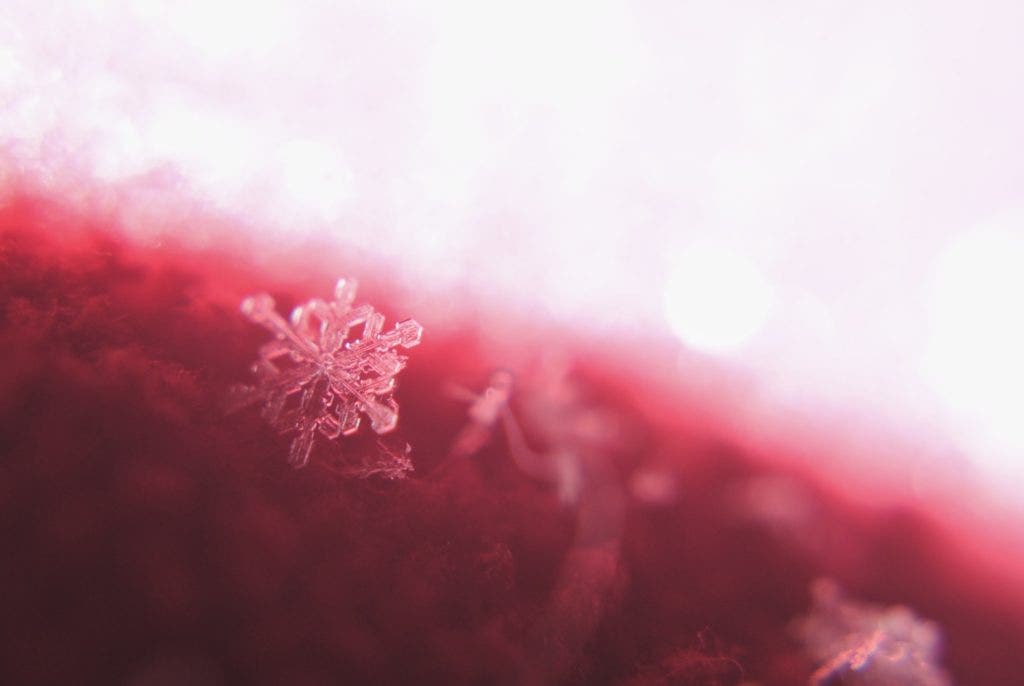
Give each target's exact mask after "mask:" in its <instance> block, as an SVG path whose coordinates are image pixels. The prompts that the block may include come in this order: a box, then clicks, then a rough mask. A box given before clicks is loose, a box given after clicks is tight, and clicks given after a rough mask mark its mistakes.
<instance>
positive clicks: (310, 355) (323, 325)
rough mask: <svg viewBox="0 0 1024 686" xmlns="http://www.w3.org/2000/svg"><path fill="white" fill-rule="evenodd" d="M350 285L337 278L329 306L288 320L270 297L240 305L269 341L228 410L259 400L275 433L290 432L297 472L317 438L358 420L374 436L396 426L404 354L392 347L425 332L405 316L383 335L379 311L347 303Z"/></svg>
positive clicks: (343, 431) (310, 306) (314, 305)
mask: <svg viewBox="0 0 1024 686" xmlns="http://www.w3.org/2000/svg"><path fill="white" fill-rule="evenodd" d="M356 285H357V284H356V281H355V280H353V279H339V280H338V284H337V286H336V287H335V289H334V299H333V300H332V301H330V302H327V301H325V300H321V299H319V298H314V299H312V300H310V301H309V302H306V303H305V304H302V305H299V306H298V307H296V308H295V309H294V310H292V313H291V318H290V320H287V319H285V318H284V317H282V316H281V315H279V314H278V313H277V311H276V310H275V307H274V299H273V298H271V297H270V296H269V295H266V294H261V295H255V296H251V297H248V298H246V299H245V300H243V301H242V307H241V309H242V314H244V315H245V316H246V317H247V318H248V319H250V320H251V321H253V322H255V323H256V324H260V325H261V326H263V327H265V328H267V329H268V330H269V331H270V332H271V333H272V334H273V336H274V338H273V340H271V341H270V342H269V343H266V344H264V345H263V346H262V347H261V348H260V351H259V359H257V361H256V363H255V364H254V365H253V371H254V373H255V374H256V384H255V385H252V386H237V387H235V388H234V389H233V391H232V397H231V400H230V401H229V406H230V409H240V408H242V407H245V406H248V405H254V404H260V403H262V405H263V417H264V418H265V419H266V420H267V421H268V422H269V423H270V424H271V425H272V426H273V427H274V428H276V429H277V430H278V431H280V432H281V433H291V434H294V438H293V440H292V443H291V449H290V452H289V456H288V461H289V463H291V464H292V465H294V466H295V467H302V466H304V465H305V464H306V463H307V462H309V457H310V454H311V452H312V450H313V444H314V442H315V440H316V436H317V434H318V433H319V434H321V435H322V436H325V437H326V438H329V439H336V438H338V437H339V436H342V435H349V434H352V433H354V432H355V431H356V430H358V428H359V424H360V420H361V417H362V415H365V416H366V417H367V418H369V420H370V426H371V428H372V429H373V430H374V431H375V432H377V433H378V434H385V433H387V432H389V431H391V430H392V429H394V428H395V426H396V424H397V423H398V404H397V403H396V402H395V399H394V397H393V392H394V389H395V376H396V375H397V374H398V373H399V372H400V371H402V369H403V368H404V367H405V362H406V357H405V356H404V355H400V354H399V353H398V352H397V351H396V349H397V348H411V347H413V346H415V345H418V344H419V342H420V337H421V336H422V333H423V327H421V326H420V325H419V323H418V322H416V320H414V319H406V320H404V321H401V322H399V323H398V324H396V325H395V327H394V328H393V329H391V330H390V331H387V332H382V329H383V327H384V316H383V315H382V314H380V313H378V312H377V311H376V310H374V308H373V307H371V306H370V305H358V306H355V305H353V302H354V301H355V296H356ZM360 327H361V329H362V330H361V332H360V331H359V329H360Z"/></svg>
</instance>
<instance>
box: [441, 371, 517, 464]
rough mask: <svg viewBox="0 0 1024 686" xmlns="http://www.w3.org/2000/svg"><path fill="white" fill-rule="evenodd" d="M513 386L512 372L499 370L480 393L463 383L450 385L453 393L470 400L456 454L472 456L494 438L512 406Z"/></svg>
mask: <svg viewBox="0 0 1024 686" xmlns="http://www.w3.org/2000/svg"><path fill="white" fill-rule="evenodd" d="M512 385H513V378H512V374H511V373H510V372H507V371H505V370H499V371H496V372H494V373H493V374H492V375H491V381H490V384H489V385H488V386H487V388H486V389H484V391H483V393H480V394H479V395H478V394H476V393H473V392H472V391H470V390H468V389H465V388H463V387H461V386H451V387H449V395H452V396H454V397H456V398H458V399H460V400H465V401H467V402H469V411H468V412H467V414H468V415H469V422H468V423H467V424H466V426H464V427H463V428H462V431H460V432H459V435H458V436H456V437H455V442H454V443H453V444H452V449H451V454H452V455H457V456H460V457H469V456H471V455H473V454H475V453H476V452H478V451H479V450H480V448H482V447H483V446H484V444H485V443H487V441H488V440H490V438H491V433H492V432H493V431H494V427H495V425H496V424H497V423H498V420H499V419H500V418H501V414H502V413H503V412H505V408H506V407H507V406H508V402H509V398H510V396H511V395H512Z"/></svg>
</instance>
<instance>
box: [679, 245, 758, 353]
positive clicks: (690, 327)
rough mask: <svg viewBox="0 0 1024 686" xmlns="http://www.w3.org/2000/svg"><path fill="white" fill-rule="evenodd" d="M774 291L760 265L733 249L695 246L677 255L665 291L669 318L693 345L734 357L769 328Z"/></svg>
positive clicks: (717, 246) (706, 350) (680, 336)
mask: <svg viewBox="0 0 1024 686" xmlns="http://www.w3.org/2000/svg"><path fill="white" fill-rule="evenodd" d="M773 305H774V296H773V294H772V289H771V287H770V285H769V284H768V282H767V281H766V280H765V278H764V277H763V276H762V275H761V272H760V271H759V270H758V268H757V266H756V265H755V264H754V263H753V262H752V261H751V260H750V259H748V258H747V257H745V256H743V255H741V254H739V253H738V252H736V251H734V250H732V249H730V248H729V247H727V246H725V245H722V244H718V243H712V242H701V243H694V244H692V245H690V246H687V247H686V248H685V249H684V250H682V251H681V252H680V253H679V255H678V256H677V258H676V260H675V262H674V265H673V270H672V274H671V276H670V277H669V280H668V284H667V286H666V289H665V317H666V319H667V320H668V323H669V326H670V327H671V328H672V330H673V332H675V334H676V335H677V336H679V338H680V339H682V341H683V342H684V343H686V344H687V345H689V346H692V347H694V348H696V349H697V350H701V351H703V352H708V353H729V352H733V351H736V350H738V349H739V348H741V347H742V346H744V345H745V344H746V343H747V342H748V341H749V340H750V339H751V338H752V337H753V336H754V335H755V334H756V333H757V332H758V331H759V330H760V329H761V327H762V326H763V325H764V324H765V322H766V321H767V320H768V317H769V316H770V314H771V311H772V308H773Z"/></svg>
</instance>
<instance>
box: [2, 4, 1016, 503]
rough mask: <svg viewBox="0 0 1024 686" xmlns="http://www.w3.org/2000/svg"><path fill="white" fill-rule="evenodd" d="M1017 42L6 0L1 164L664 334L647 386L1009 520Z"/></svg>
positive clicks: (179, 218) (604, 7)
mask: <svg viewBox="0 0 1024 686" xmlns="http://www.w3.org/2000/svg"><path fill="white" fill-rule="evenodd" d="M1022 33H1024V6H1022V5H1021V4H1020V3H1014V2H989V3H984V4H983V5H980V6H971V7H967V6H966V5H964V4H963V3H953V2H836V3H828V4H827V5H823V4H821V3H815V2H800V1H794V0H790V1H787V2H777V3H755V2H736V3H715V2H653V1H652V2H602V1H600V0H591V1H588V2H535V1H533V0H520V1H518V2H514V3H485V2H459V1H449V2H443V1H439V2H431V3H418V2H405V1H402V0H396V1H393V2H388V3H371V2H340V3H339V2H303V3H294V2H260V1H256V0H248V1H246V2H202V3H199V2H195V3H190V2H134V1H133V2H117V1H112V2H104V1H100V0H92V1H81V2H73V3H44V4H39V3H37V2H29V1H27V0H25V1H21V0H8V1H7V2H5V3H4V7H3V9H2V10H0V151H2V155H3V157H4V164H3V165H2V170H0V174H2V175H4V176H5V177H7V179H8V180H9V179H12V178H14V177H19V178H21V177H30V178H32V179H34V180H35V182H36V183H38V184H40V185H42V186H43V187H44V188H45V189H47V190H49V191H52V192H58V193H60V194H63V195H64V196H65V197H67V198H72V199H78V200H80V201H81V202H82V203H85V204H89V205H90V206H95V207H101V208H105V209H106V210H109V211H111V212H116V213H117V214H118V215H119V217H120V219H122V220H123V222H124V225H125V226H126V227H127V229H128V230H129V231H130V232H133V233H134V234H135V235H134V238H135V239H137V240H138V241H142V242H144V243H155V242H158V241H161V240H164V239H165V238H166V234H167V232H168V231H170V232H173V233H174V234H175V238H176V240H178V241H181V242H184V243H186V244H188V245H194V246H198V247H206V246H215V245H219V244H222V243H224V242H230V241H232V240H236V239H238V236H237V235H234V232H236V231H238V230H239V229H238V227H243V230H244V227H249V228H248V235H246V236H245V241H246V243H245V244H246V245H247V246H248V248H247V249H248V250H251V251H252V254H253V256H254V257H255V258H256V259H263V260H265V261H272V260H273V258H274V256H275V255H276V254H279V253H280V252H281V251H283V250H300V249H301V247H302V246H306V245H309V246H317V249H318V251H319V254H320V256H321V257H322V259H325V260H329V259H330V256H331V254H332V251H333V250H336V251H338V254H351V253H352V252H353V251H355V252H358V254H360V255H363V256H365V257H366V259H367V260H370V261H372V262H374V263H375V264H377V265H382V266H381V268H382V269H387V270H388V271H389V272H390V273H391V274H392V275H393V281H394V283H395V285H396V287H398V288H402V289H404V290H405V291H406V292H407V293H408V294H409V296H408V300H409V302H411V303H413V304H414V305H416V307H417V308H418V309H414V310H412V311H413V312H414V313H415V314H417V316H420V317H421V318H423V319H429V318H430V317H434V319H435V320H440V319H442V318H443V315H444V313H433V314H431V313H429V312H426V313H424V312H423V310H425V309H429V308H430V307H431V303H435V304H434V305H433V306H434V307H437V305H436V302H437V301H438V299H437V297H436V294H438V293H446V292H455V291H456V290H457V291H458V292H459V293H460V294H462V296H463V297H464V298H466V299H467V300H468V301H471V303H472V306H470V307H469V309H470V310H471V311H476V312H479V313H480V317H482V318H484V319H486V318H487V317H496V316H497V314H496V313H498V312H500V311H502V309H503V308H510V309H512V310H515V311H519V312H534V313H536V316H538V317H543V318H547V319H551V320H554V321H558V322H562V323H565V324H568V325H570V326H572V327H576V328H577V329H578V330H580V331H583V332H591V334H592V335H593V336H595V337H597V338H599V339H600V340H613V341H617V342H618V343H619V344H620V345H622V346H624V347H625V346H628V345H629V344H630V341H633V340H635V341H636V342H637V345H636V348H637V350H636V353H635V354H636V355H637V357H638V365H642V364H644V362H643V359H644V346H645V345H648V344H651V345H653V343H651V342H652V341H661V342H663V344H664V345H665V346H667V347H668V349H669V350H671V351H673V352H672V355H673V356H676V357H677V364H673V365H669V366H667V367H666V368H665V370H664V374H666V375H668V377H667V379H666V380H668V381H672V379H673V377H674V376H676V375H677V376H678V383H680V384H687V383H691V384H692V383H699V384H704V385H705V388H706V390H707V392H708V393H709V394H713V393H714V392H716V391H715V389H718V388H721V387H723V386H730V387H735V386H736V385H737V384H738V385H739V386H740V387H742V389H743V392H742V393H741V394H739V395H735V394H734V395H732V396H730V397H731V400H730V403H731V405H730V406H729V408H728V411H729V413H730V415H731V417H732V418H733V421H735V425H736V427H737V433H738V434H740V435H742V436H744V437H746V440H747V441H748V442H750V443H751V444H765V445H767V444H771V443H773V442H778V441H782V440H787V438H792V437H793V436H798V437H799V442H800V444H801V446H802V447H803V450H802V451H800V456H799V459H803V460H805V461H806V462H808V463H809V464H813V465H815V468H816V469H819V470H821V471H822V472H828V473H831V474H833V475H835V476H836V477H837V478H840V479H855V478H860V479H862V480H863V481H864V483H866V484H869V486H865V489H866V490H870V491H871V492H881V490H883V489H884V488H890V489H891V490H892V491H893V492H895V493H896V494H897V495H898V496H899V497H910V498H938V499H939V500H940V501H941V502H946V501H947V500H948V499H949V498H953V499H955V500H958V501H959V502H963V503H966V506H967V507H968V508H971V509H984V510H986V511H989V508H990V506H992V505H994V506H995V507H994V509H993V510H992V511H995V510H998V511H1001V512H1004V513H1009V514H1010V516H1011V517H1012V518H1018V517H1019V516H1020V514H1021V507H1020V498H1019V497H1018V495H1017V494H1018V493H1019V491H1020V489H1021V487H1022V486H1024V460H1021V459H1020V453H1021V451H1022V449H1024V421H1021V418H1020V416H1019V415H1020V407H1021V403H1020V399H1019V398H1020V395H1019V394H1020V389H1021V388H1022V387H1024V361H1022V359H1021V351H1022V350H1024V323H1022V314H1021V306H1020V298H1021V294H1022V293H1024V270H1022V265H1024V191H1022V188H1024V159H1022V157H1021V154H1020V151H1021V150H1022V149H1024V140H1022V139H1024V128H1022V127H1021V126H1020V122H1021V121H1024V97H1022V95H1021V91H1020V84H1021V83H1022V82H1024V48H1022V47H1021V42H1020V36H1021V35H1022ZM5 185H6V184H5ZM183 199H187V201H188V202H183ZM189 203H191V204H189ZM197 211H202V212H206V213H210V212H213V213H217V214H219V215H220V216H224V217H226V218H228V219H230V221H226V222H225V223H224V224H223V226H224V227H225V228H217V226H219V225H214V224H211V223H209V222H206V223H199V222H195V223H193V222H190V221H189V219H190V217H191V216H192V214H190V213H192V212H197ZM183 227H184V228H183ZM228 227H231V228H228ZM466 294H469V295H466ZM417 298H419V300H418V301H417ZM417 302H418V305H417ZM466 307H467V306H466V305H465V304H463V309H465V308H466ZM815 437H817V438H815ZM816 441H817V442H816ZM825 445H827V446H828V454H829V458H828V459H827V460H826V459H824V458H822V457H821V455H822V454H823V450H819V449H818V448H819V447H823V446H825Z"/></svg>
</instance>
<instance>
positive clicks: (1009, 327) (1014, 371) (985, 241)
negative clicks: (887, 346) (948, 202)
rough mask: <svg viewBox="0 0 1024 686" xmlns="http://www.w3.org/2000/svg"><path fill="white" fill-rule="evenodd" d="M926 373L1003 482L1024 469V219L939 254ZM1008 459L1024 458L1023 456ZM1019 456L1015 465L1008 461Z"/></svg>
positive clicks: (967, 237) (1010, 220) (1005, 223)
mask: <svg viewBox="0 0 1024 686" xmlns="http://www.w3.org/2000/svg"><path fill="white" fill-rule="evenodd" d="M930 295H931V297H930V303H929V313H928V314H929V338H928V343H927V348H926V354H925V357H924V371H925V373H926V375H927V377H928V379H929V380H930V381H931V383H932V384H933V385H934V387H935V388H936V389H937V390H938V391H939V392H940V393H941V394H942V396H943V397H944V398H945V400H946V401H947V403H948V404H949V405H950V407H951V408H952V409H954V410H955V412H956V413H957V415H958V416H959V417H961V418H962V419H963V420H964V424H965V428H966V429H967V430H968V432H969V435H968V439H970V440H971V441H972V442H974V443H975V444H977V445H979V446H980V447H983V448H988V450H983V451H982V453H983V454H982V455H979V459H981V460H982V461H985V462H987V463H988V464H986V466H987V467H988V468H989V471H990V473H994V474H996V475H998V476H1000V477H1005V476H1009V475H1010V474H1011V473H1012V474H1015V475H1018V476H1019V475H1020V473H1021V472H1022V471H1024V464H1021V461H1020V459H1019V451H1020V450H1021V449H1024V403H1022V402H1021V398H1022V393H1024V307H1022V299H1024V217H1022V216H1017V217H1014V218H1007V219H1004V220H1003V221H1001V222H999V223H998V224H997V225H993V226H987V227H984V228H982V229H980V230H978V231H975V232H972V233H969V234H967V235H964V236H962V237H960V238H958V239H956V240H954V241H953V242H952V243H950V244H949V246H948V247H947V248H946V250H945V251H944V252H943V253H942V254H941V255H940V257H939V259H938V261H937V263H936V265H935V272H934V281H933V283H932V290H931V294H930ZM1007 453H1018V455H1016V456H1012V455H1007ZM1009 457H1013V459H1009Z"/></svg>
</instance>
